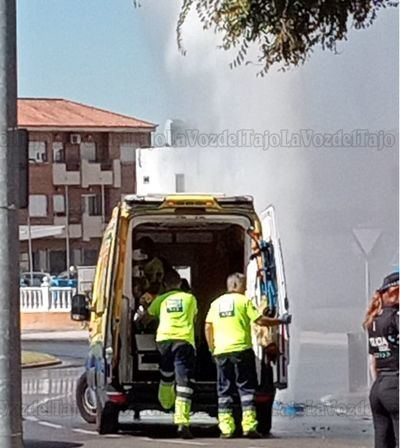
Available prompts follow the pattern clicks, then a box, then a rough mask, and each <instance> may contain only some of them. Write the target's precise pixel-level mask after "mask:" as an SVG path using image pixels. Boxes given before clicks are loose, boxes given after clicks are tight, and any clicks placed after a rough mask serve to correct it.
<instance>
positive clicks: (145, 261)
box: [134, 236, 171, 304]
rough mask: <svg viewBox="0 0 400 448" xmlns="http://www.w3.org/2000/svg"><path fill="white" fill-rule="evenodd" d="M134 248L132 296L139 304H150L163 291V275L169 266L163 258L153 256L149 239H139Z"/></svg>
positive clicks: (153, 251)
mask: <svg viewBox="0 0 400 448" xmlns="http://www.w3.org/2000/svg"><path fill="white" fill-rule="evenodd" d="M135 247H136V249H135V251H134V263H135V265H134V277H136V279H135V282H134V284H135V291H134V295H135V297H137V298H139V303H140V304H143V303H151V301H152V300H153V299H154V298H155V297H156V296H157V294H160V293H161V292H162V291H163V287H164V285H163V279H164V275H165V273H166V272H167V271H168V270H170V269H171V266H170V265H169V264H168V262H167V261H166V260H165V259H164V258H161V257H158V256H156V255H155V253H156V251H155V245H154V241H153V240H152V239H151V238H150V237H148V236H145V237H142V238H140V239H139V241H138V242H137V243H136V245H135Z"/></svg>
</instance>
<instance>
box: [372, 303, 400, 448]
mask: <svg viewBox="0 0 400 448" xmlns="http://www.w3.org/2000/svg"><path fill="white" fill-rule="evenodd" d="M368 339H369V353H370V354H371V355H373V356H374V358H375V362H376V369H377V372H378V376H377V379H376V381H375V382H374V384H373V385H372V388H371V392H370V404H371V409H372V415H373V419H374V428H375V448H395V447H398V446H399V309H398V307H384V308H383V309H382V313H381V314H379V315H378V316H377V317H376V318H375V319H374V320H373V321H372V325H371V327H370V328H369V330H368Z"/></svg>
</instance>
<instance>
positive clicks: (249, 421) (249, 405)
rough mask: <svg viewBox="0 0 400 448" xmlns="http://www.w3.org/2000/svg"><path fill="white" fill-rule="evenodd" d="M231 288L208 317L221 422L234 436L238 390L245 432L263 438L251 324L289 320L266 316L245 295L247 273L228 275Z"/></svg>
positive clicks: (223, 434) (224, 430)
mask: <svg viewBox="0 0 400 448" xmlns="http://www.w3.org/2000/svg"><path fill="white" fill-rule="evenodd" d="M227 289H228V292H227V293H226V294H223V295H222V296H221V297H219V298H217V299H216V300H214V301H213V302H212V304H211V307H210V310H209V312H208V314H207V317H206V323H205V333H206V339H207V343H208V346H209V348H210V351H211V352H212V354H213V356H214V358H215V362H216V365H217V375H218V384H217V390H218V422H219V428H220V430H221V437H223V438H230V437H233V435H234V432H235V422H234V418H233V396H234V394H235V392H236V390H237V392H238V394H239V396H240V401H241V406H242V429H243V435H244V436H245V437H249V438H259V437H261V435H260V434H259V433H258V431H257V418H256V411H255V403H254V400H255V390H256V387H257V373H256V365H255V355H254V351H253V348H252V337H251V324H252V323H255V324H257V325H261V326H274V325H279V324H281V323H283V322H286V323H289V321H290V316H289V315H284V316H282V318H280V319H276V318H270V317H266V316H263V315H262V314H261V313H260V312H259V311H258V310H257V308H256V307H255V306H254V305H253V303H252V301H251V300H250V299H249V298H247V297H246V296H245V295H244V292H245V289H246V277H245V276H244V275H243V274H240V273H235V274H232V275H230V276H229V277H228V279H227Z"/></svg>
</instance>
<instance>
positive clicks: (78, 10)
mask: <svg viewBox="0 0 400 448" xmlns="http://www.w3.org/2000/svg"><path fill="white" fill-rule="evenodd" d="M178 4H179V2H171V1H167V0H163V1H160V0H143V1H142V7H141V8H135V7H134V6H133V2H132V0H112V1H110V0H18V63H19V67H18V71H19V96H20V97H26V96H28V97H63V98H67V99H71V100H76V101H81V102H83V103H87V104H91V105H93V106H98V107H104V108H108V109H110V110H113V111H115V112H120V113H125V114H129V115H133V116H136V117H138V118H142V119H146V120H150V121H152V122H155V123H159V124H160V127H161V129H162V128H163V126H164V123H165V121H166V119H168V118H182V119H189V120H193V119H195V120H198V121H200V122H201V125H203V126H207V127H212V125H217V126H219V127H221V126H222V127H223V126H226V125H227V124H228V125H230V126H232V125H234V126H235V127H237V128H238V127H241V126H249V124H252V125H253V124H254V122H255V121H257V122H258V123H259V125H260V126H261V127H263V128H269V127H271V126H272V125H274V124H275V123H279V127H280V128H282V127H284V126H286V125H287V124H289V123H286V121H287V120H286V118H287V117H288V116H289V115H292V111H293V110H294V109H300V108H301V109H303V111H302V114H301V115H302V119H303V121H306V123H307V125H310V126H314V127H315V126H317V127H318V128H319V129H321V128H322V127H323V126H324V123H331V125H332V126H333V123H334V124H335V125H337V126H339V127H341V126H342V125H343V123H349V122H353V123H354V126H361V125H362V124H363V119H364V117H363V113H362V112H363V111H364V110H368V105H369V102H370V100H369V96H370V92H371V91H372V89H376V75H374V70H369V69H366V67H367V65H366V64H365V62H366V61H364V60H363V57H362V54H363V52H365V51H366V50H367V49H368V48H369V47H370V46H374V45H375V46H376V47H377V48H379V49H380V51H379V52H376V53H375V55H374V56H375V61H374V66H375V67H376V66H379V67H380V68H381V71H382V72H384V73H385V76H386V78H385V81H384V82H382V83H380V85H379V89H380V95H379V98H380V100H379V101H378V100H377V99H376V98H375V102H377V104H378V106H380V107H381V109H382V111H381V112H382V113H381V112H380V111H378V112H379V114H380V115H381V120H379V116H377V117H376V118H377V121H378V123H377V124H378V125H379V126H382V125H383V124H386V125H388V127H389V128H392V127H393V126H394V123H395V120H392V123H390V124H388V123H387V121H388V120H387V118H388V117H387V114H386V113H384V111H385V110H386V111H387V107H386V105H387V104H388V100H389V101H390V98H391V97H392V95H393V89H394V83H395V82H396V79H397V78H396V76H397V73H396V71H395V70H393V64H392V61H391V59H390V57H389V58H388V57H387V55H388V54H393V51H394V50H395V49H396V48H397V47H396V46H397V43H396V40H395V39H392V38H390V37H389V35H386V36H385V34H386V30H387V29H393V28H394V23H395V22H396V20H397V13H396V14H395V13H394V10H393V9H390V10H389V11H383V12H382V13H380V14H379V16H378V20H377V21H376V24H375V25H374V26H373V27H372V28H371V29H370V30H367V31H357V32H353V33H351V34H350V40H349V42H345V43H341V44H340V45H339V53H340V54H339V55H333V54H332V53H331V52H324V53H323V52H321V51H319V50H317V51H316V54H315V56H313V57H312V58H311V59H310V61H309V62H307V64H306V65H305V66H303V67H300V68H296V69H293V70H291V71H290V72H288V73H285V74H282V73H276V72H275V71H272V73H271V74H270V75H268V77H267V78H265V79H256V77H255V73H256V71H257V67H254V66H251V65H250V66H247V67H242V68H240V69H238V70H230V69H229V68H228V63H229V62H230V60H231V56H229V55H227V54H226V53H224V52H223V51H220V50H217V49H216V46H217V44H218V41H217V39H216V38H215V36H214V35H213V34H212V33H210V32H203V31H202V30H201V29H200V27H199V26H198V23H197V22H196V19H195V18H193V16H192V17H189V20H188V23H187V26H186V27H185V32H184V44H185V46H186V48H187V50H188V54H187V56H185V57H184V56H182V55H180V54H179V53H178V51H177V46H176V33H175V25H176V19H177V15H178V6H177V5H178ZM360 53H361V54H360ZM351 61H354V63H352V62H351ZM375 71H376V69H375ZM310 80H312V82H311V81H310ZM232 87H233V88H234V95H232ZM321 89H324V95H323V96H321V95H314V96H313V95H310V93H311V92H312V91H314V90H316V91H320V90H321ZM352 89H355V93H356V94H357V103H356V104H352V107H349V104H346V103H347V99H348V92H349V90H352ZM299 92H301V93H302V94H301V95H299ZM260 94H261V98H262V106H263V109H264V110H263V114H264V115H265V120H264V121H263V122H262V123H260V114H259V109H260V103H261V99H260ZM338 96H339V99H340V101H339V100H338ZM309 97H311V98H309ZM308 99H310V101H309V102H308V104H307V105H306V106H304V102H305V101H308ZM328 100H331V101H332V105H333V106H332V107H331V108H326V107H324V105H323V104H322V103H323V102H326V101H328ZM282 103H286V105H287V107H286V108H285V107H281V106H282ZM227 104H229V107H228V108H227V107H226V105H227ZM243 104H246V113H242V107H243ZM227 109H231V110H230V113H229V114H228V113H227ZM234 112H236V117H239V119H240V122H237V120H233V117H232V115H233V113H234ZM321 112H322V114H321ZM390 114H391V116H392V117H393V118H396V112H395V111H391V112H390ZM270 115H271V117H270ZM298 115H299V114H298ZM255 118H256V120H255ZM246 119H247V121H248V122H251V123H248V122H246ZM301 121H302V120H300V119H299V123H298V124H299V125H302V124H304V123H301ZM227 122H228V123H227ZM290 125H293V122H292V120H291V121H290Z"/></svg>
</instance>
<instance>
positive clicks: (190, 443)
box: [140, 437, 210, 446]
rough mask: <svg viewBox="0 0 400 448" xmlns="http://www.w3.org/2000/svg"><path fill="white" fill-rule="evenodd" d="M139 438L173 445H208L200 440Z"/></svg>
mask: <svg viewBox="0 0 400 448" xmlns="http://www.w3.org/2000/svg"><path fill="white" fill-rule="evenodd" d="M140 439H141V440H144V441H146V442H153V443H154V442H157V443H170V444H171V443H173V444H174V445H193V446H210V445H209V444H208V443H202V442H186V441H184V440H161V439H151V438H150V437H141V438H140Z"/></svg>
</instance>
